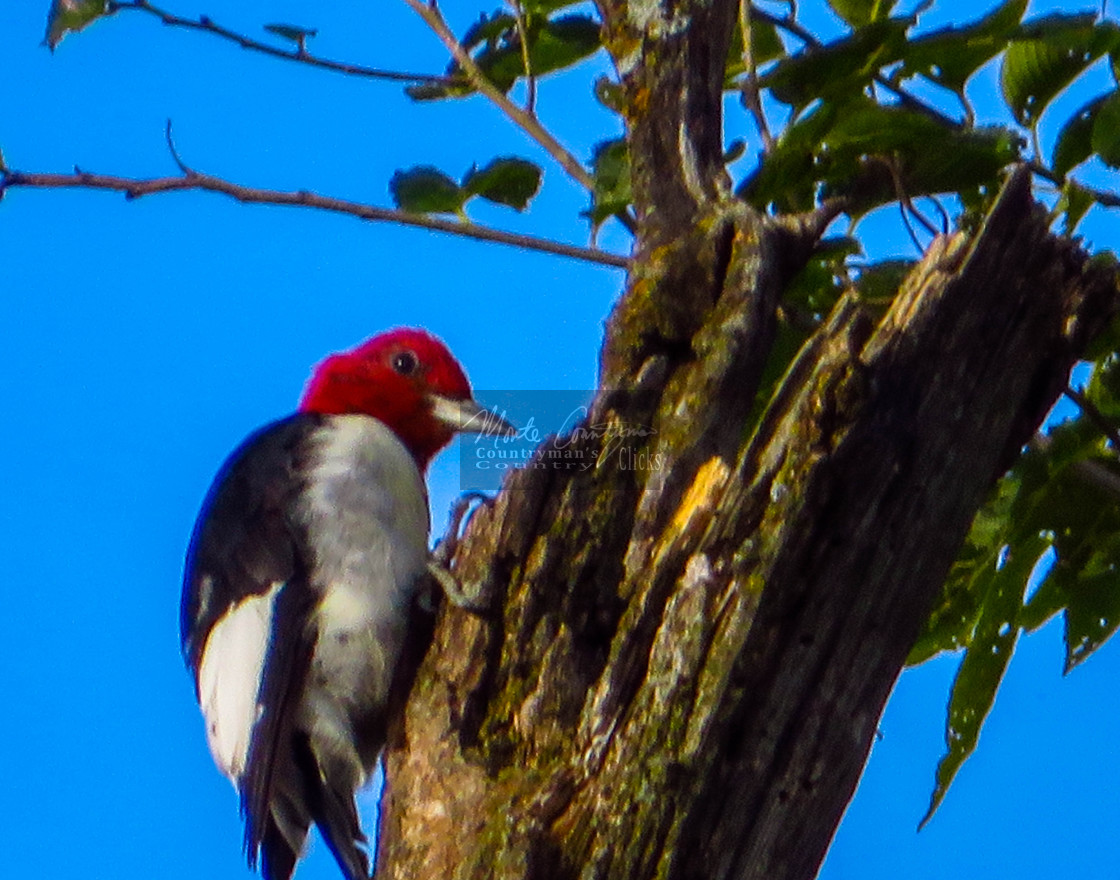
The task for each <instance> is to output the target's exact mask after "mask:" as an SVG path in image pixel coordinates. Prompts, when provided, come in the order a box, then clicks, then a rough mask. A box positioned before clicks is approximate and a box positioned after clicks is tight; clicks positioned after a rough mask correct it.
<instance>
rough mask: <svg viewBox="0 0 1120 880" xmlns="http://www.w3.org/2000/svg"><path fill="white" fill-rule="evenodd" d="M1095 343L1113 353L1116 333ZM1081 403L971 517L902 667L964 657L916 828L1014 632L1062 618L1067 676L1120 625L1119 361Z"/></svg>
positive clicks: (1003, 665) (970, 732)
mask: <svg viewBox="0 0 1120 880" xmlns="http://www.w3.org/2000/svg"><path fill="white" fill-rule="evenodd" d="M1101 343H1102V344H1103V345H1105V346H1108V347H1110V348H1111V350H1112V351H1113V352H1115V351H1116V349H1117V348H1120V328H1114V329H1113V331H1112V334H1111V335H1110V337H1109V338H1108V339H1105V340H1101ZM1079 397H1080V405H1081V407H1082V408H1081V410H1080V412H1079V414H1078V415H1077V417H1075V418H1072V419H1070V420H1068V421H1065V422H1062V423H1060V424H1058V425H1055V426H1054V427H1052V428H1051V429H1050V431H1049V432H1048V433H1047V434H1046V435H1045V436H1042V437H1039V438H1038V439H1037V441H1036V443H1035V444H1034V445H1032V447H1031V448H1029V449H1028V450H1027V451H1026V452H1025V453H1024V455H1023V456H1022V457H1021V458H1020V459H1019V461H1018V462H1017V463H1016V465H1015V466H1014V467H1013V468H1012V470H1011V471H1010V472H1009V473H1008V474H1007V475H1006V476H1005V477H1004V478H1003V479H1002V480H1001V481H1000V483H999V485H998V486H997V487H996V489H995V491H994V493H993V495H992V497H991V499H990V500H989V501H988V503H987V504H986V505H985V506H984V507H983V509H981V510H980V512H979V513H978V514H977V515H976V519H975V520H974V522H973V524H972V529H971V531H970V532H969V535H968V539H967V541H966V544H965V547H964V549H963V550H962V552H961V555H960V557H959V558H958V559H957V561H956V563H955V564H954V566H953V569H952V571H951V573H950V575H949V578H948V581H947V582H946V584H945V588H944V591H943V594H942V597H941V600H940V602H939V603H938V605H937V607H936V608H935V609H934V611H933V614H932V615H931V617H930V619H929V621H928V623H927V624H926V627H925V631H924V632H923V633H922V635H921V637H920V638H919V639H918V641H917V643H916V644H915V645H914V648H913V650H912V651H911V654H910V658H909V662H910V663H911V664H917V663H921V662H924V661H925V660H927V659H929V658H930V657H933V656H935V655H937V654H939V653H941V652H943V651H963V652H964V657H963V660H962V662H961V665H960V669H959V670H958V672H957V676H956V680H955V682H954V684H953V692H952V697H951V699H950V702H949V714H948V720H947V723H946V733H945V741H946V746H947V753H946V754H945V756H944V757H943V758H942V759H941V762H940V764H939V765H938V769H937V785H936V788H935V789H934V792H933V796H932V798H931V801H930V807H929V810H928V812H927V813H926V817H925V819H923V823H924V822H925V821H928V819H929V818H930V816H932V814H933V812H934V810H935V809H936V808H937V806H938V804H940V802H941V800H942V798H943V797H944V796H945V792H946V791H947V789H948V786H949V784H950V782H951V781H952V779H953V777H954V776H955V775H956V773H957V771H958V770H959V769H960V767H961V765H962V764H963V762H964V761H965V759H966V758H967V757H968V756H969V755H970V754H971V753H972V751H973V750H974V749H975V748H976V744H977V740H978V738H979V734H980V728H981V726H982V724H983V722H984V719H985V718H986V717H987V715H988V713H989V711H990V710H991V708H992V705H993V703H994V701H995V697H996V693H997V691H998V689H999V685H1000V682H1001V680H1002V678H1003V674H1004V672H1005V671H1006V669H1007V665H1008V663H1009V661H1010V660H1011V654H1012V652H1013V650H1014V647H1015V643H1016V641H1017V639H1018V637H1019V634H1020V633H1021V632H1023V631H1026V632H1033V631H1034V630H1037V629H1038V628H1039V627H1041V626H1042V625H1043V624H1045V623H1046V622H1047V621H1049V620H1050V619H1052V618H1053V617H1054V616H1055V615H1058V614H1060V615H1061V616H1062V620H1063V624H1064V638H1065V648H1066V656H1065V671H1066V672H1067V673H1068V672H1070V671H1071V670H1072V669H1074V668H1075V667H1076V666H1078V665H1079V664H1081V663H1083V662H1085V660H1087V659H1088V658H1089V657H1090V656H1091V655H1092V654H1093V652H1095V651H1096V650H1097V649H1098V648H1100V646H1101V645H1102V644H1104V642H1105V641H1106V640H1107V639H1108V638H1109V637H1110V636H1112V634H1113V633H1115V632H1116V630H1117V628H1118V627H1120V460H1118V459H1117V454H1118V452H1120V442H1118V441H1120V433H1118V432H1117V430H1116V427H1114V426H1117V425H1120V355H1117V354H1115V353H1111V354H1108V355H1107V356H1105V357H1104V359H1103V360H1102V361H1101V362H1100V363H1099V364H1098V366H1097V368H1096V370H1095V371H1094V373H1093V375H1092V378H1091V379H1090V381H1089V383H1088V386H1087V387H1086V389H1085V390H1084V392H1082V393H1080V394H1079Z"/></svg>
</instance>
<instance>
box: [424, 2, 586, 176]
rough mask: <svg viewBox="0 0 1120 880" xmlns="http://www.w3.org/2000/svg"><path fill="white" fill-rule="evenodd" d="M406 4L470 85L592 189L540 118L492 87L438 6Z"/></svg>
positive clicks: (573, 158)
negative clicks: (452, 30) (437, 38)
mask: <svg viewBox="0 0 1120 880" xmlns="http://www.w3.org/2000/svg"><path fill="white" fill-rule="evenodd" d="M404 2H405V3H407V4H408V5H409V7H410V8H411V9H412V10H413V12H415V13H416V14H417V15H419V16H420V17H421V18H422V19H423V20H424V23H425V24H426V25H427V26H428V27H429V28H431V29H432V32H433V33H434V34H435V35H436V36H437V37H439V38H440V40H441V41H442V42H443V45H444V46H446V47H447V51H448V52H450V53H451V57H453V58H454V59H455V61H456V63H457V64H458V65H459V67H460V68H462V70H463V72H464V73H465V74H466V76H467V79H468V80H470V84H471V85H472V86H474V88H475V89H477V90H478V91H479V92H480V93H482V94H483V95H485V96H486V97H487V98H488V99H489V100H490V101H491V103H493V104H494V106H496V107H497V108H498V109H499V110H501V111H502V112H503V113H505V114H506V116H508V117H509V118H510V120H511V121H512V122H513V124H514V125H516V126H517V127H518V128H520V129H521V130H522V131H523V132H525V134H527V135H528V136H529V137H530V138H531V139H532V140H534V141H536V142H537V143H538V144H539V145H540V146H541V148H542V149H543V150H544V151H545V152H546V153H548V155H550V156H551V157H552V158H553V159H555V160H556V162H558V163H559V165H560V167H561V168H563V169H564V170H565V171H566V172H568V174H569V176H571V177H572V179H574V180H575V181H577V182H578V183H579V184H580V185H581V186H583V187H584V188H585V189H587V190H588V191H591V190H593V189H594V188H595V181H594V180H593V179H592V177H591V175H590V174H588V173H587V169H586V168H584V167H583V165H582V164H580V162H579V160H578V159H576V157H575V156H573V155H572V154H571V153H570V152H569V151H568V150H567V148H565V147H564V146H563V145H562V144H561V143H560V142H559V141H558V140H556V138H554V137H553V136H552V134H551V133H550V132H549V131H548V129H546V128H545V127H544V126H543V125H541V123H540V121H539V120H538V119H537V118H536V117H535V116H533V115H532V114H531V113H529V112H526V111H525V110H523V109H522V108H521V107H518V106H517V105H516V104H515V103H513V101H511V100H510V99H509V96H508V95H507V94H506V93H505V92H503V91H502V90H501V89H499V88H498V87H497V86H495V85H494V84H493V83H492V82H490V80H489V79H488V78H487V76H486V74H485V73H483V72H482V70H481V69H480V68H479V66H478V65H477V64H476V63H475V60H474V58H472V57H471V53H470V52H468V51H467V50H466V49H465V48H464V46H463V44H462V43H460V42H459V40H458V38H457V37H456V36H455V34H453V33H452V32H451V28H449V27H448V25H447V22H446V21H445V20H444V17H443V13H441V12H440V11H439V6H437V5H436V3H435V0H404Z"/></svg>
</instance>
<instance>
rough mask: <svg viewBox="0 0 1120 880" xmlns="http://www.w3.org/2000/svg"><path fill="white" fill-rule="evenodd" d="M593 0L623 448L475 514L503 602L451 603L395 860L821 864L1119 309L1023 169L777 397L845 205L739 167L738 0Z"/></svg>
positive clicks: (536, 473) (452, 869)
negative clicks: (798, 319)
mask: <svg viewBox="0 0 1120 880" xmlns="http://www.w3.org/2000/svg"><path fill="white" fill-rule="evenodd" d="M600 6H601V10H602V12H603V16H604V21H605V22H606V27H607V32H608V39H609V44H610V48H611V51H612V54H613V55H614V57H615V59H616V62H617V64H618V68H619V75H620V78H621V80H622V82H623V86H624V89H626V90H627V92H628V95H629V102H630V108H631V109H630V111H629V116H628V124H629V126H630V142H631V148H632V152H633V164H634V174H635V180H634V187H635V193H636V198H637V200H638V207H639V218H640V229H639V239H638V251H637V254H636V258H635V263H634V268H633V269H632V271H631V275H630V278H629V280H628V284H627V288H626V291H625V293H624V294H623V295H622V297H621V298H620V300H619V302H618V305H617V307H616V308H615V311H614V313H613V314H612V316H611V318H610V321H609V322H608V327H607V333H606V339H605V341H604V347H603V353H602V370H601V376H600V385H601V389H602V390H601V391H600V392H599V394H598V396H597V398H596V401H595V404H594V407H593V411H592V412H591V414H590V415H589V418H588V420H587V424H586V425H585V426H583V427H584V428H586V429H588V430H584V431H580V432H577V434H576V435H575V436H573V437H572V438H571V446H572V448H573V449H574V450H576V451H579V452H582V453H584V454H585V455H587V456H588V457H589V459H590V457H592V456H594V457H595V458H596V459H597V460H598V461H599V462H600V464H599V466H597V467H595V468H592V469H589V470H587V471H582V472H579V473H570V472H558V471H554V470H549V469H548V468H533V467H530V468H528V469H526V470H524V471H521V472H518V473H516V474H515V475H513V476H512V477H511V478H510V479H509V480H508V481H507V483H506V486H505V487H504V489H503V491H502V493H501V495H500V496H499V497H498V499H497V500H496V501H495V502H494V503H493V504H492V505H491V506H489V507H487V508H484V509H481V510H479V511H478V512H477V513H476V515H475V516H474V517H473V518H472V520H471V522H470V524H469V528H468V530H467V533H466V535H465V539H464V541H463V543H462V545H461V546H460V548H459V552H458V554H457V556H456V559H455V573H456V575H457V576H458V578H459V579H460V581H461V582H462V584H463V586H464V588H465V589H467V590H468V591H469V592H474V593H475V594H477V595H481V596H486V597H489V598H490V599H491V600H492V602H493V605H494V608H495V614H494V616H493V617H492V618H489V619H487V618H482V617H478V616H475V615H471V614H469V613H466V612H463V611H460V610H456V609H451V608H447V609H444V611H443V612H442V613H441V615H440V617H439V619H438V622H437V624H436V628H435V634H434V639H433V643H432V647H431V649H430V650H429V652H428V653H427V655H426V657H425V658H424V660H423V663H422V664H421V666H420V668H419V672H418V674H417V676H416V680H415V684H414V686H413V689H412V693H411V697H410V699H409V702H408V706H407V709H406V711H405V715H404V718H403V723H402V730H401V735H400V737H399V742H398V743H397V744H396V745H395V746H394V748H393V749H392V751H391V752H390V754H389V756H388V762H387V773H388V779H389V783H388V786H387V789H386V794H385V798H384V801H383V811H384V816H383V821H382V829H381V853H380V857H379V871H380V874H379V876H380V877H383V878H402V880H403V878H415V877H425V878H427V877H433V878H434V877H439V878H464V880H465V878H509V880H512V878H575V877H580V878H588V880H590V878H627V880H631V878H635V880H638V878H647V877H663V878H673V880H676V878H682V880H683V878H693V877H696V878H699V877H704V878H725V877H727V878H730V877H734V878H769V880H796V878H811V877H813V876H814V875H815V874H816V872H817V869H818V866H819V864H820V861H821V859H822V858H823V855H824V853H825V851H826V849H827V847H828V844H829V842H830V840H831V838H832V835H833V832H834V830H835V828H836V825H837V823H838V822H839V819H840V817H841V815H842V813H843V810H844V808H845V806H846V804H847V802H848V800H849V799H850V797H851V794H852V792H853V791H854V788H855V785H856V783H857V781H858V779H859V775H860V772H861V770H862V767H863V763H864V760H865V758H866V755H867V752H868V750H869V748H870V743H871V740H872V737H873V735H874V731H875V729H876V723H877V721H878V718H879V715H880V713H881V711H882V708H883V704H884V702H885V700H886V698H887V695H888V694H889V692H890V690H891V687H892V686H893V683H894V681H895V678H896V677H897V675H898V672H899V670H900V669H901V667H902V664H903V661H904V659H905V657H906V654H907V651H908V649H909V647H910V645H911V643H912V641H913V639H914V638H915V636H916V634H917V632H918V630H919V628H920V626H921V624H922V623H923V622H924V620H925V617H926V615H927V613H928V609H929V607H930V605H931V603H932V601H933V599H934V598H935V596H936V595H937V592H938V590H939V587H940V586H941V584H942V583H943V581H944V578H945V576H946V573H947V571H948V568H949V566H950V564H951V562H952V561H953V559H954V557H955V555H956V553H957V550H958V548H959V546H960V544H961V542H962V540H963V538H964V535H965V532H966V531H967V528H968V526H969V523H970V521H971V519H972V516H973V514H974V513H975V511H976V509H977V507H978V506H979V504H980V503H981V501H982V500H983V498H984V497H985V494H986V493H987V491H988V490H989V488H990V487H991V485H992V483H993V481H994V480H995V479H996V478H997V477H998V476H999V474H1000V473H1001V472H1002V471H1003V470H1004V469H1005V468H1006V467H1007V466H1008V464H1009V463H1010V461H1011V460H1012V458H1013V456H1014V455H1015V454H1016V452H1017V450H1018V449H1019V448H1020V447H1021V446H1022V445H1023V444H1024V443H1025V442H1026V441H1027V440H1028V439H1029V437H1030V436H1031V434H1032V433H1033V432H1034V430H1035V429H1036V428H1037V426H1038V424H1039V423H1040V421H1041V419H1042V417H1043V416H1044V414H1045V413H1046V411H1047V410H1048V409H1049V407H1050V405H1051V404H1052V402H1053V401H1054V400H1055V398H1056V397H1057V395H1058V394H1059V393H1060V391H1061V389H1062V388H1063V387H1064V383H1065V380H1066V377H1067V375H1068V370H1069V368H1070V366H1071V365H1072V363H1073V361H1074V360H1075V359H1076V357H1077V355H1078V353H1079V352H1080V351H1081V350H1082V349H1083V347H1084V345H1085V344H1086V342H1087V341H1088V339H1089V338H1090V337H1091V336H1092V335H1093V334H1094V333H1095V332H1096V331H1097V330H1098V329H1099V328H1100V327H1101V325H1102V324H1103V322H1104V321H1106V320H1107V319H1108V318H1109V317H1110V316H1111V315H1112V314H1113V313H1114V312H1115V311H1116V308H1117V299H1118V297H1117V290H1116V284H1115V280H1114V276H1113V275H1112V273H1111V272H1104V271H1098V270H1096V269H1093V268H1092V267H1091V266H1090V265H1089V264H1088V263H1087V261H1086V259H1085V257H1084V255H1083V254H1082V253H1081V252H1080V251H1079V250H1078V249H1077V248H1076V246H1075V245H1074V244H1072V243H1071V242H1069V241H1066V240H1061V239H1057V238H1055V237H1053V236H1052V235H1050V233H1049V232H1048V230H1047V222H1046V217H1045V213H1044V212H1043V211H1042V209H1041V208H1039V207H1038V206H1037V205H1035V204H1034V203H1033V202H1032V199H1031V195H1030V181H1029V176H1028V174H1027V173H1026V172H1025V171H1019V172H1016V173H1015V174H1014V175H1012V177H1011V178H1010V180H1009V182H1008V184H1007V186H1006V188H1005V190H1004V192H1003V194H1002V195H1001V197H1000V199H999V201H998V204H997V205H996V207H995V208H994V209H993V211H992V212H991V214H990V215H989V217H988V218H987V220H986V222H985V223H984V225H983V227H982V228H981V229H980V230H979V231H978V232H977V233H975V234H971V235H970V234H965V233H958V234H956V235H953V236H947V237H942V238H939V239H937V240H936V241H935V242H934V244H933V245H932V246H931V248H930V250H929V252H928V253H927V255H926V256H925V258H924V260H923V261H922V263H921V264H920V266H919V267H918V268H917V269H916V270H915V272H914V273H913V274H912V275H911V276H910V278H909V279H908V280H907V282H906V283H905V285H904V287H903V290H902V292H901V293H900V294H899V296H898V297H897V299H896V301H895V302H894V304H893V305H892V307H891V309H890V311H889V312H888V313H887V314H886V315H885V316H884V317H882V318H881V319H873V318H872V317H871V316H870V315H869V314H868V313H867V312H866V311H865V310H864V309H863V308H862V307H861V305H860V303H859V302H858V300H857V299H855V298H854V297H853V298H850V299H847V300H845V301H842V302H841V303H840V304H839V305H838V306H837V308H836V309H835V311H834V313H833V314H832V315H831V316H830V317H829V319H828V321H827V323H826V325H825V326H823V327H822V328H821V329H820V330H819V331H818V332H817V333H816V334H815V336H814V337H813V338H812V339H811V340H810V342H809V343H808V344H807V345H806V346H805V347H804V349H803V350H802V352H801V353H800V355H799V356H798V358H797V359H796V361H795V362H794V364H793V366H792V367H791V368H790V369H789V371H788V373H787V375H786V376H785V377H784V379H783V380H782V382H781V383H780V385H779V387H778V389H777V391H776V392H775V393H774V395H773V397H772V399H771V400H770V401H769V403H768V405H767V407H766V409H765V411H764V412H763V413H762V414H761V416H759V415H758V414H757V412H756V411H755V410H756V399H757V398H758V396H759V392H760V388H761V387H762V384H763V375H764V367H765V365H766V362H767V358H768V356H769V354H770V352H771V348H772V345H773V342H774V336H775V326H776V318H775V311H776V307H777V303H778V298H779V296H780V294H781V291H782V289H783V287H784V285H785V284H786V283H787V281H788V280H789V278H790V277H791V274H792V273H793V272H795V271H796V270H797V269H798V268H799V267H800V266H801V265H802V264H803V263H804V261H805V259H806V258H807V256H808V255H809V253H810V252H811V249H812V247H813V246H814V244H815V242H816V240H817V238H818V237H819V235H820V234H821V233H822V231H823V228H824V226H825V225H826V224H827V221H828V219H829V216H830V214H829V212H828V211H827V210H822V211H820V212H818V213H817V214H815V215H808V216H803V217H796V218H786V219H783V220H775V219H773V218H765V217H762V216H759V215H757V214H756V213H754V212H753V211H751V210H749V209H748V208H746V207H745V206H743V205H742V204H739V203H736V202H735V201H734V200H733V199H731V198H730V197H729V196H728V195H727V194H726V192H725V190H726V185H725V182H724V180H723V177H722V175H723V172H722V170H721V168H720V165H719V153H720V149H721V144H720V120H719V107H720V101H721V89H722V70H723V58H724V55H725V54H726V47H727V42H726V39H727V34H728V33H729V32H730V27H731V26H732V23H733V21H734V14H735V9H736V7H735V4H733V3H726V2H723V0H710V2H706V3H704V2H699V0H695V2H689V0H678V2H676V3H675V4H668V3H666V4H665V5H658V4H656V3H643V4H641V5H640V6H639V4H636V3H629V4H627V3H623V2H615V0H611V2H607V0H603V2H602V3H601V4H600ZM636 426H637V427H652V428H653V429H654V430H655V433H653V434H651V435H649V436H646V437H634V436H633V435H631V434H630V433H629V432H630V430H631V429H632V428H634V427H636ZM592 428H593V430H592ZM620 446H625V447H626V449H627V454H628V455H631V456H634V457H635V458H636V456H637V454H639V453H641V452H645V453H648V454H652V455H657V456H660V459H659V460H658V461H657V464H658V465H659V467H658V468H656V469H645V470H643V469H637V468H635V469H627V468H625V467H623V466H621V462H620V461H619V459H618V456H617V453H618V451H619V448H620ZM631 460H633V459H631Z"/></svg>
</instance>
